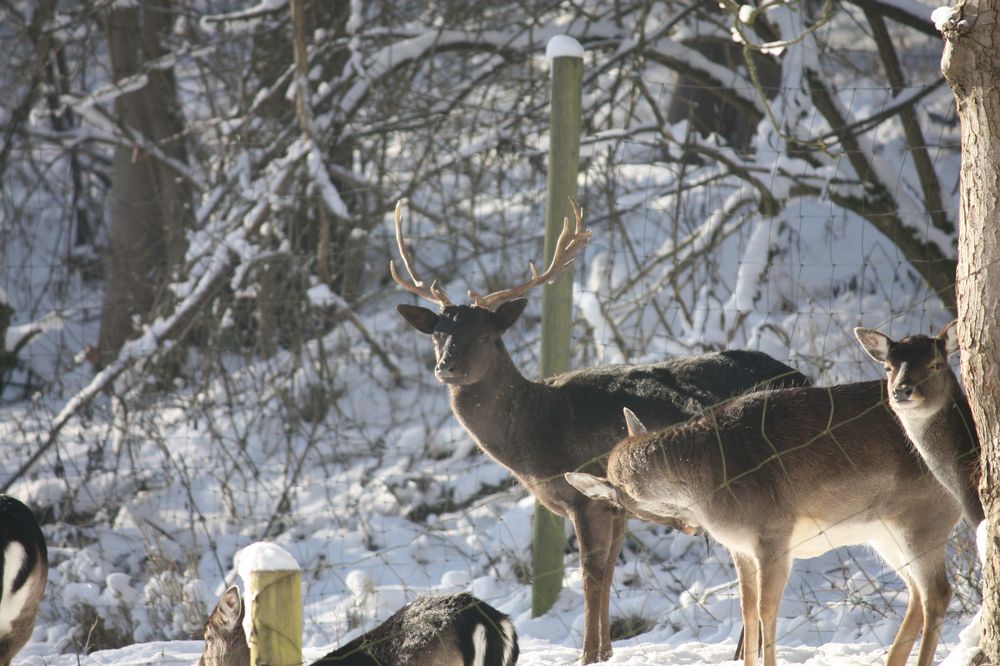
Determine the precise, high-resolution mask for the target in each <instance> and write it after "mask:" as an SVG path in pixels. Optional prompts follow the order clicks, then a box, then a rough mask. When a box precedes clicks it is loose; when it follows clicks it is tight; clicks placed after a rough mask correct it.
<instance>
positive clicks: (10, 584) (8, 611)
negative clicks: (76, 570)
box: [0, 495, 49, 666]
mask: <svg viewBox="0 0 1000 666" xmlns="http://www.w3.org/2000/svg"><path fill="white" fill-rule="evenodd" d="M48 579H49V556H48V549H47V548H46V546H45V537H44V536H43V535H42V530H41V528H40V527H39V526H38V521H37V520H35V516H34V514H32V513H31V509H29V508H28V507H26V506H25V505H24V504H23V503H21V502H20V501H19V500H16V499H14V498H13V497H11V496H10V495H0V666H10V663H11V661H12V660H13V659H14V655H15V654H17V653H18V652H19V651H20V650H21V648H22V647H24V644H25V643H27V642H28V639H29V638H31V632H32V630H33V629H34V628H35V617H36V616H37V615H38V606H39V604H40V603H41V601H42V594H43V593H44V592H45V584H46V583H47V582H48Z"/></svg>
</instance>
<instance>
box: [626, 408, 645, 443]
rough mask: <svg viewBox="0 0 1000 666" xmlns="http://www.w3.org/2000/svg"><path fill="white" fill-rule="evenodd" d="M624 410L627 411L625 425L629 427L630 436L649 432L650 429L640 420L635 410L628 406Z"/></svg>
mask: <svg viewBox="0 0 1000 666" xmlns="http://www.w3.org/2000/svg"><path fill="white" fill-rule="evenodd" d="M622 411H623V412H624V413H625V427H626V428H628V434H629V436H630V437H639V436H640V435H645V434H648V433H649V429H648V428H647V427H646V426H645V425H644V424H643V422H642V421H640V420H639V417H638V416H636V415H635V412H633V411H632V410H631V409H629V408H628V407H625V408H624V409H623V410H622Z"/></svg>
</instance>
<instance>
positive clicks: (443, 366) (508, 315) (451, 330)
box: [396, 298, 527, 385]
mask: <svg viewBox="0 0 1000 666" xmlns="http://www.w3.org/2000/svg"><path fill="white" fill-rule="evenodd" d="M526 304H527V301H526V300H525V299H523V298H521V299H516V300H513V301H509V302H507V303H504V304H502V305H500V306H499V307H498V308H497V310H496V312H493V311H491V310H487V309H485V308H480V307H475V306H472V305H446V306H444V307H443V308H441V312H434V311H433V310H428V309H427V308H422V307H419V306H415V305H399V306H397V307H396V310H397V311H398V312H399V314H400V315H401V316H402V317H403V319H405V320H406V321H407V322H408V323H409V324H410V325H411V326H413V327H414V328H415V329H417V330H418V331H420V332H421V333H426V334H428V335H430V336H431V338H432V339H433V340H434V354H435V357H436V359H437V362H436V363H435V365H434V375H435V376H436V377H437V378H438V380H440V381H441V382H442V383H444V384H452V385H465V384H475V383H477V382H480V381H483V380H484V379H488V378H489V376H490V372H491V371H492V370H493V368H494V367H495V362H496V359H497V355H498V354H501V353H505V352H504V350H503V343H502V342H501V340H500V338H501V336H502V335H503V332H504V331H506V330H507V329H508V328H509V327H510V326H511V324H513V323H514V322H515V321H517V318H518V317H519V316H520V315H521V312H522V311H523V310H524V306H525V305H526Z"/></svg>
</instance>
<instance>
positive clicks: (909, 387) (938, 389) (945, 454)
mask: <svg viewBox="0 0 1000 666" xmlns="http://www.w3.org/2000/svg"><path fill="white" fill-rule="evenodd" d="M957 323H958V320H955V321H953V322H951V323H950V324H948V325H947V326H945V327H944V329H943V330H942V331H941V333H939V334H938V336H937V337H934V338H932V337H930V336H927V335H911V336H908V337H905V338H903V339H902V340H900V341H899V342H896V341H894V340H893V339H892V338H890V337H889V336H888V335H885V334H884V333H879V332H878V331H875V330H872V329H870V328H861V327H858V328H856V329H854V335H855V336H857V338H858V341H859V342H860V343H861V346H862V347H863V348H864V350H865V352H867V354H868V355H869V356H871V357H872V358H873V359H875V360H876V361H878V362H879V363H882V364H883V365H884V366H885V371H886V373H887V375H888V381H889V406H890V407H892V411H894V412H895V413H896V416H898V417H899V421H900V423H902V424H903V429H904V430H906V434H907V435H909V437H910V441H911V442H912V443H913V445H914V447H915V448H916V449H917V451H918V452H919V453H920V455H921V456H922V457H923V459H924V462H925V463H927V466H928V467H930V469H931V471H932V472H934V476H936V477H937V479H938V481H940V482H941V483H942V484H943V485H944V487H945V488H947V489H948V490H950V491H951V493H952V494H953V495H954V496H955V497H956V498H957V499H958V501H959V502H961V504H962V509H963V510H964V511H965V517H966V518H967V519H968V520H969V522H970V523H972V526H973V527H975V526H976V525H978V524H979V523H980V522H981V521H982V520H983V518H985V512H984V511H983V503H982V501H981V500H980V498H979V489H978V486H979V477H980V474H981V465H980V460H979V436H978V435H977V434H976V427H975V424H974V423H973V421H972V410H971V409H970V408H969V401H968V400H967V399H966V397H965V394H964V393H963V392H962V387H961V386H960V385H959V383H958V378H957V377H955V373H954V372H952V370H951V366H949V365H948V357H949V356H951V355H952V354H953V353H955V352H957V351H958V340H957V339H956V336H955V324H957Z"/></svg>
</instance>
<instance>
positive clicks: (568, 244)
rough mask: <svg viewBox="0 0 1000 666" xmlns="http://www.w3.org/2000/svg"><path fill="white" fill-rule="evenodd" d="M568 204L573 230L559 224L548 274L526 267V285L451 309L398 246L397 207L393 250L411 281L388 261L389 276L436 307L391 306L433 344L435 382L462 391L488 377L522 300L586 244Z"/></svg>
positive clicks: (398, 206)
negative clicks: (401, 275) (528, 273)
mask: <svg viewBox="0 0 1000 666" xmlns="http://www.w3.org/2000/svg"><path fill="white" fill-rule="evenodd" d="M570 203H571V205H572V206H573V215H574V217H575V218H576V227H575V229H573V228H571V227H570V222H569V218H566V219H564V220H563V229H562V233H560V234H559V239H558V240H557V241H556V249H555V252H554V253H553V255H552V261H551V262H549V266H548V268H546V269H545V270H544V271H543V272H542V273H539V272H538V271H537V270H536V269H535V267H534V265H530V268H531V279H530V280H528V281H527V282H524V283H522V284H520V285H518V286H516V287H512V288H510V289H504V290H501V291H495V292H493V293H491V294H486V295H485V296H481V295H480V294H478V293H477V292H475V291H469V298H471V299H472V303H471V304H469V305H455V304H453V303H452V302H451V300H450V299H449V298H448V295H447V294H446V293H445V292H444V290H443V289H442V288H441V287H440V286H439V285H438V282H437V280H434V281H433V282H431V283H430V284H429V285H428V284H427V282H425V281H424V280H422V279H421V278H420V276H419V275H418V274H417V272H416V269H415V267H414V265H413V260H412V257H411V255H410V253H409V251H408V250H407V247H406V243H405V242H404V240H403V223H402V202H399V203H398V204H396V213H395V222H396V245H397V246H398V248H399V255H400V258H401V259H402V260H403V265H404V266H405V267H406V271H407V273H409V276H410V280H408V281H407V280H404V279H403V278H401V277H400V275H399V273H398V272H397V271H396V265H395V263H394V262H392V261H390V262H389V272H390V273H392V278H393V279H394V280H395V281H396V283H397V284H399V286H401V287H403V288H404V289H406V290H407V291H409V292H412V293H414V294H416V295H417V296H420V297H421V298H423V299H426V300H428V301H431V302H433V303H436V304H437V305H438V307H439V309H438V311H437V312H435V311H434V310H431V309H428V308H424V307H420V306H416V305H406V304H403V305H398V306H396V311H397V312H399V314H400V315H401V316H402V317H403V319H405V320H406V321H407V323H409V324H410V326H412V327H413V328H415V329H417V330H418V331H420V332H421V333H425V334H427V335H430V336H431V337H432V338H433V339H434V353H435V356H436V357H437V363H436V364H435V367H434V374H435V375H436V376H437V378H438V379H439V380H440V381H442V382H443V383H445V384H453V385H462V384H473V383H476V382H479V381H482V380H483V379H485V378H487V377H489V376H490V372H491V370H492V369H493V364H494V362H495V360H496V358H497V354H498V353H499V352H500V351H502V350H503V342H502V341H501V336H502V335H503V333H504V331H506V330H507V329H508V328H510V326H511V325H512V324H513V323H514V322H515V321H517V319H518V317H520V316H521V313H522V312H523V311H524V306H525V305H527V300H526V299H525V298H524V295H525V294H526V293H528V291H529V290H531V289H532V288H534V287H536V286H538V285H541V284H545V283H547V282H551V281H553V280H554V279H555V278H556V277H558V275H559V274H560V273H561V272H562V271H563V270H565V269H566V268H567V267H568V266H570V265H571V264H572V263H573V261H574V260H575V258H576V255H577V254H578V253H579V252H580V250H582V249H583V247H584V246H585V245H586V244H587V241H588V240H590V234H591V232H590V231H586V230H585V229H584V228H583V214H582V213H581V212H580V209H579V208H577V207H576V204H573V202H570Z"/></svg>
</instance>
